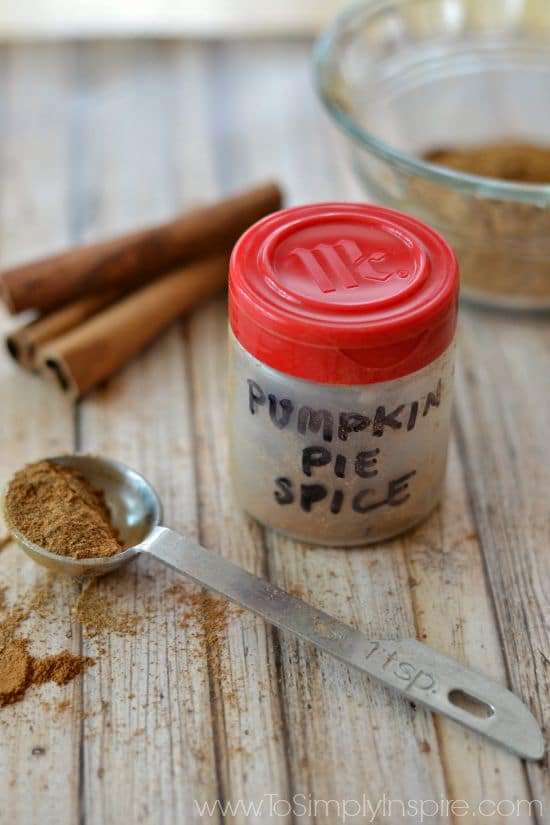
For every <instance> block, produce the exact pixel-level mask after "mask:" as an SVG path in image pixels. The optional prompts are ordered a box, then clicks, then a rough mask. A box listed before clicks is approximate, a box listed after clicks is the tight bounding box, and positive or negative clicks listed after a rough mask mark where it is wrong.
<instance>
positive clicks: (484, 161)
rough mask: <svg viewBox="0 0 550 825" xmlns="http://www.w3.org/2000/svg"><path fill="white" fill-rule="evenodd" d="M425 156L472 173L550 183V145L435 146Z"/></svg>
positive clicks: (507, 143) (506, 143)
mask: <svg viewBox="0 0 550 825" xmlns="http://www.w3.org/2000/svg"><path fill="white" fill-rule="evenodd" d="M426 160H429V161H430V163H437V164H439V165H440V166H448V167H449V168H450V169H456V170H457V171H459V172H466V173H468V174H470V175H481V176H482V177H487V178H499V179H500V180H507V181H515V182H516V183H550V148H548V147H545V146H536V145H534V144H530V143H514V142H511V141H503V142H502V143H490V144H486V145H484V146H473V147H467V146H464V147H451V148H448V149H436V150H434V151H432V152H429V153H428V154H427V155H426Z"/></svg>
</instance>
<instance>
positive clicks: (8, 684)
mask: <svg viewBox="0 0 550 825" xmlns="http://www.w3.org/2000/svg"><path fill="white" fill-rule="evenodd" d="M27 616H28V613H26V612H25V611H23V610H21V609H16V610H13V611H12V612H11V613H9V614H8V615H7V616H6V617H5V618H4V619H3V621H2V622H0V708H3V707H5V706H6V705H11V704H13V703H14V702H19V701H20V700H21V699H22V698H23V696H24V695H25V693H26V692H27V690H28V689H29V688H30V687H31V686H32V685H43V684H44V683H45V682H55V683H56V684H58V685H65V684H67V683H68V682H70V681H71V680H72V679H74V678H75V677H76V676H79V675H80V674H81V673H82V671H83V670H84V668H85V667H88V666H89V665H93V664H94V660H93V659H90V658H89V657H87V656H76V655H74V654H72V653H70V652H69V651H68V650H63V651H61V652H60V653H55V654H53V655H50V656H43V657H36V656H32V655H31V654H30V653H29V651H28V646H29V640H28V639H24V638H17V637H16V633H17V631H18V629H19V626H20V625H21V623H22V622H23V621H24V620H25V619H26V618H27Z"/></svg>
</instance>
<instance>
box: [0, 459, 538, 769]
mask: <svg viewBox="0 0 550 825" xmlns="http://www.w3.org/2000/svg"><path fill="white" fill-rule="evenodd" d="M46 460H47V461H51V462H52V463H55V464H60V465H62V466H64V467H70V468H72V469H75V470H78V472H80V473H82V475H83V476H84V477H85V478H87V479H88V481H90V483H91V484H93V485H94V486H95V487H97V488H99V489H101V490H103V492H104V494H105V499H106V502H107V505H108V507H109V508H110V511H111V516H112V519H113V522H114V524H115V526H116V527H117V528H118V530H119V532H120V536H121V538H122V540H123V543H124V548H125V549H124V550H123V551H122V552H120V553H118V554H117V555H115V556H111V557H107V558H89V559H73V558H72V557H70V556H59V555H56V554H55V553H50V552H49V551H47V550H45V549H44V548H42V547H38V546H37V545H36V544H33V543H32V542H30V541H29V540H28V539H27V538H26V536H24V535H22V534H21V533H20V532H19V531H18V530H17V529H14V526H13V525H11V524H10V523H9V520H7V525H8V528H9V529H10V531H11V533H12V535H13V536H14V538H15V539H16V540H17V541H18V542H19V544H20V545H21V546H22V548H23V550H24V551H25V552H26V553H27V554H28V555H29V556H30V557H31V558H32V559H33V560H34V561H36V562H38V563H39V564H42V565H44V566H46V567H48V568H49V569H50V570H54V571H55V572H56V573H64V574H69V575H72V576H77V577H84V576H98V575H103V574H105V573H110V572H111V571H113V570H116V569H117V568H119V567H122V565H124V564H127V563H128V562H130V561H132V560H133V559H135V558H137V557H138V556H139V555H140V554H141V553H146V554H147V555H149V556H153V557H154V558H156V559H157V560H158V561H160V562H162V563H163V564H165V565H167V566H168V567H171V568H172V569H173V570H175V571H176V572H178V573H181V574H183V575H184V576H187V577H188V578H190V579H192V580H193V581H195V582H197V583H198V584H200V585H202V586H204V587H207V588H209V589H210V590H213V591H214V592H216V593H219V594H220V595H222V596H224V597H225V598H227V599H229V600H231V601H233V602H235V603H237V604H239V605H241V606H243V607H246V608H248V609H249V610H251V611H252V612H253V613H255V614H257V615H258V616H261V617H262V618H263V619H265V620H266V621H268V622H271V624H274V625H276V626H277V627H279V628H281V629H283V630H286V631H288V632H290V633H293V634H294V635H295V636H297V637H298V638H299V639H302V640H303V641H306V642H309V643H310V644H313V645H315V646H316V647H318V648H320V649H321V650H323V651H324V652H325V653H328V654H329V655H331V656H334V657H335V658H336V659H339V660H340V661H342V662H344V663H345V664H347V665H351V666H352V667H354V668H356V669H357V670H360V671H362V672H363V673H367V674H369V675H370V676H372V677H373V678H375V679H377V680H378V681H379V682H382V683H383V684H385V685H387V686H388V687H391V688H393V689H394V690H397V691H398V692H399V693H401V694H404V695H405V696H406V697H407V699H408V700H409V701H413V702H415V703H418V704H421V705H424V706H425V707H427V708H429V709H430V710H432V711H434V712H435V713H441V714H443V715H445V716H448V717H449V718H451V719H453V720H454V721H455V722H458V723H459V724H461V725H464V726H465V727H467V728H470V729H471V730H474V731H476V732H477V733H480V734H482V735H484V736H487V737H488V738H489V739H491V740H492V741H494V742H496V743H497V744H499V745H501V746H503V747H505V748H508V749H509V750H511V751H513V752H514V753H516V754H517V755H518V756H521V757H523V758H524V759H533V760H536V759H541V758H542V756H543V754H544V740H543V738H542V734H541V731H540V727H539V725H538V723H537V721H536V719H535V718H534V717H533V715H532V714H531V712H530V711H529V709H528V708H527V707H526V706H525V705H524V704H523V702H522V701H521V700H520V699H518V697H517V696H515V695H514V694H513V693H511V692H510V691H509V690H507V689H506V688H504V687H502V686H501V685H499V684H498V683H496V682H493V681H492V680H490V679H487V678H486V677H485V676H482V675H481V674H479V673H476V672H475V671H473V670H470V669H469V668H467V667H464V665H461V664H459V663H458V662H456V661H454V660H453V659H450V658H449V657H447V656H444V655H442V654H441V653H438V652H437V651H435V650H432V649H431V648H430V647H428V646H427V645H424V644H422V643H421V642H418V641H417V640H416V639H397V640H378V639H369V638H367V637H366V636H364V635H363V634H362V633H360V632H359V631H358V630H355V629H354V628H352V627H349V626H348V625H346V624H344V623H343V622H340V621H338V620H337V619H334V618H333V617H332V616H329V615H328V614H327V613H323V612H322V611H321V610H317V609H316V608H314V607H311V606H310V605H308V604H306V603H305V602H303V601H301V600H300V599H297V598H295V597H294V596H291V595H290V594H289V593H286V592H285V591H284V590H281V589H280V588H278V587H275V585H273V584H271V582H267V581H264V580H263V579H259V578H257V577H256V576H253V575H251V574H250V573H247V572H246V570H242V569H241V568H240V567H237V566H236V565H235V564H232V563H231V562H230V561H228V560H227V559H224V558H223V557H222V556H219V555H218V554H217V553H214V552H212V551H211V550H206V549H205V548H204V547H201V546H200V545H198V544H197V543H196V542H194V541H191V540H190V539H186V538H184V537H183V536H180V535H179V534H178V533H176V532H174V531H173V530H169V529H168V528H167V527H161V526H160V520H161V513H162V508H161V504H160V500H159V498H158V496H157V494H156V493H155V491H154V489H153V488H152V487H151V485H150V484H149V482H148V481H146V479H145V478H143V476H141V475H140V474H139V473H136V472H135V471H134V470H130V469H129V468H128V467H126V466H125V465H124V464H120V463H119V462H116V461H109V460H106V459H103V458H99V457H97V456H87V455H66V456H57V457H54V458H49V459H46Z"/></svg>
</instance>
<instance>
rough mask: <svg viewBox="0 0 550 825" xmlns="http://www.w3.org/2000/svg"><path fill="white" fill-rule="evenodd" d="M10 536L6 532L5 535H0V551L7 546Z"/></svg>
mask: <svg viewBox="0 0 550 825" xmlns="http://www.w3.org/2000/svg"><path fill="white" fill-rule="evenodd" d="M11 540H12V539H11V536H10V535H9V534H8V535H7V536H0V552H2V550H3V549H4V547H7V546H8V544H9V543H10V542H11Z"/></svg>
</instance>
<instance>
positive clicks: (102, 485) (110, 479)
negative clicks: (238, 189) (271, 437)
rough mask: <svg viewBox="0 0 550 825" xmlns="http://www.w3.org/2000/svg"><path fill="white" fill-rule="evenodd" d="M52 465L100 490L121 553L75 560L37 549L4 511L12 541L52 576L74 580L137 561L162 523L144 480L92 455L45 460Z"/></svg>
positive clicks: (158, 505)
mask: <svg viewBox="0 0 550 825" xmlns="http://www.w3.org/2000/svg"><path fill="white" fill-rule="evenodd" d="M46 461H49V462H51V463H53V464H59V465H61V466H62V467H69V468H70V469H72V470H77V471H78V472H79V473H81V474H82V475H83V476H84V477H85V478H86V479H87V480H88V481H89V482H90V484H92V485H93V486H94V487H96V488H97V489H99V490H102V491H103V493H104V495H105V501H106V503H107V506H108V508H109V510H110V513H111V518H112V521H113V524H114V525H115V527H116V528H117V530H118V533H119V536H120V538H121V540H122V543H123V546H124V548H125V549H124V550H123V551H122V552H121V553H117V555H115V556H108V557H106V558H87V559H74V558H72V557H71V556H60V555H58V554H57V553H51V552H50V551H49V550H45V549H44V548H43V547H39V546H38V545H37V544H34V543H33V542H32V541H29V539H28V538H27V537H26V536H24V535H23V534H22V533H21V532H20V531H19V530H17V528H16V527H14V526H13V525H12V524H10V523H9V519H8V518H7V514H6V511H5V507H3V509H4V518H5V520H6V524H7V525H8V528H9V530H10V533H11V534H12V536H13V537H14V539H15V540H16V541H17V542H18V544H20V545H21V547H22V548H23V550H24V551H25V553H27V555H28V556H30V557H31V558H32V559H33V561H35V562H37V563H38V564H41V565H43V566H44V567H47V568H48V569H49V570H52V571H53V572H54V573H62V574H64V575H69V576H76V577H78V578H82V577H86V576H102V575H104V574H105V573H111V572H112V571H113V570H117V569H118V568H119V567H122V566H123V565H124V564H127V563H128V562H129V561H132V559H135V558H137V556H138V555H139V550H138V549H137V547H138V546H139V545H140V544H141V542H142V541H144V540H145V539H146V538H147V536H149V535H150V533H151V531H152V530H153V529H154V528H155V527H157V526H158V525H159V524H160V522H161V519H162V505H161V503H160V499H159V497H158V495H157V494H156V492H155V490H154V489H153V487H152V486H151V485H150V484H149V482H148V481H146V479H145V478H144V477H143V476H142V475H140V474H139V473H137V472H136V471H135V470H131V469H130V468H129V467H126V465H125V464H121V463H120V462H118V461H111V460H110V459H105V458H98V457H97V456H93V455H61V456H54V457H52V458H47V459H46Z"/></svg>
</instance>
